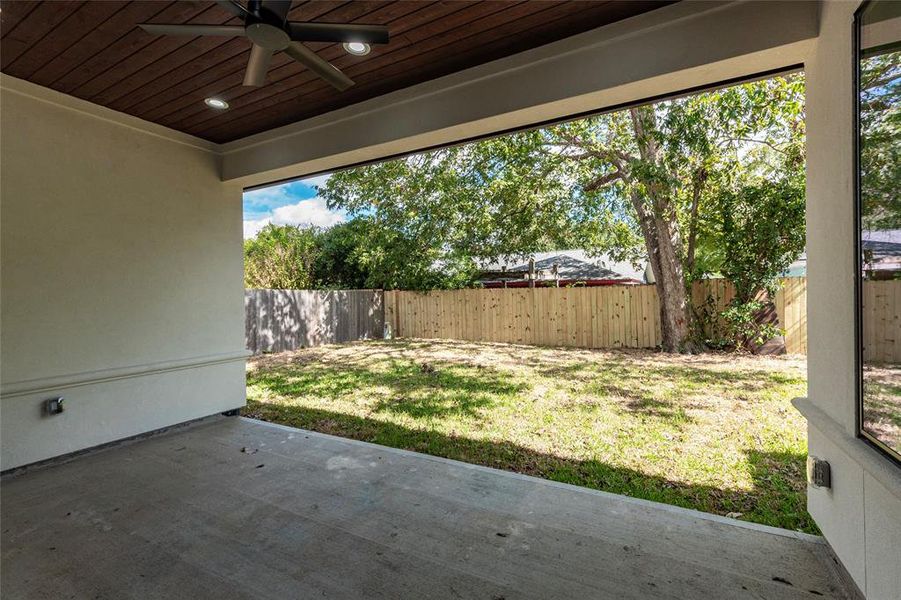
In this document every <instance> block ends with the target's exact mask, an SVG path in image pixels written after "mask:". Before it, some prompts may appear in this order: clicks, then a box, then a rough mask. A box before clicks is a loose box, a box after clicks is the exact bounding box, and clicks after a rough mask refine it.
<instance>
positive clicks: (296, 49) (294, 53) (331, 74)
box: [284, 42, 354, 92]
mask: <svg viewBox="0 0 901 600" xmlns="http://www.w3.org/2000/svg"><path fill="white" fill-rule="evenodd" d="M284 52H285V54H287V55H288V56H290V57H291V58H293V59H294V60H296V61H297V62H299V63H300V64H302V65H304V66H305V67H307V68H308V69H310V70H311V71H313V72H314V73H316V74H317V75H319V76H320V77H322V78H323V79H325V80H326V81H327V82H329V83H330V84H331V85H333V86H334V87H336V88H338V90H339V91H342V92H343V91H344V90H346V89H347V88H349V87H350V86H352V85H353V84H354V82H353V81H352V80H351V79H350V77H348V76H347V75H345V74H344V73H342V72H341V70H340V69H338V67H336V66H335V65H333V64H331V63H329V62H327V61H325V60H323V59H321V58H319V55H318V54H316V53H315V52H313V51H312V50H310V49H309V48H307V47H306V46H304V45H303V44H301V43H300V42H291V44H290V45H289V46H288V47H287V48H285V50H284Z"/></svg>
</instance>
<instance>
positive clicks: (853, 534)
mask: <svg viewBox="0 0 901 600" xmlns="http://www.w3.org/2000/svg"><path fill="white" fill-rule="evenodd" d="M858 4H859V2H856V1H855V2H841V1H830V2H825V3H824V4H823V6H822V7H821V15H820V17H821V19H820V35H819V38H818V40H817V44H816V46H815V48H814V51H813V53H812V55H811V57H810V58H809V59H808V61H807V62H806V65H805V70H806V72H807V256H808V262H807V277H808V282H807V286H808V287H807V297H808V301H807V331H808V336H809V351H808V357H807V359H808V363H807V369H808V379H809V383H808V393H809V402H808V403H807V406H806V407H805V405H803V404H802V409H805V410H803V412H805V414H806V415H807V416H808V421H809V436H808V437H809V440H808V446H809V451H810V454H812V455H815V456H818V457H821V458H824V459H826V460H828V461H829V463H830V464H831V467H832V478H833V487H832V489H831V490H826V489H815V488H809V489H808V507H809V510H810V513H811V515H812V516H813V517H814V519H815V520H816V522H817V524H818V525H819V526H820V528H821V529H822V531H823V534H824V535H825V536H826V539H827V540H828V541H829V543H830V544H831V545H832V547H833V549H834V550H835V552H836V554H837V555H838V557H839V558H840V559H841V561H842V563H843V564H844V565H845V567H846V568H847V570H848V572H849V573H850V574H851V576H852V577H853V578H854V580H855V581H856V582H857V584H858V586H859V587H860V589H861V591H863V592H864V593H865V594H866V597H867V598H868V599H870V600H880V599H891V600H897V599H898V598H901V469H898V468H897V467H896V466H895V465H893V464H890V463H889V461H888V459H886V458H885V457H883V456H881V455H879V454H878V453H877V452H876V451H875V450H873V449H871V448H870V447H869V446H867V445H866V444H865V443H864V442H863V441H861V440H859V439H856V437H855V436H856V424H855V418H856V417H855V385H856V384H855V381H856V371H855V365H854V352H855V341H854V315H855V312H854V311H855V307H854V277H855V263H854V261H855V251H854V172H853V134H854V130H853V122H852V110H853V98H854V90H853V84H852V64H853V62H852V27H853V13H854V11H855V10H856V8H857V6H858ZM810 407H812V408H813V410H811V409H810Z"/></svg>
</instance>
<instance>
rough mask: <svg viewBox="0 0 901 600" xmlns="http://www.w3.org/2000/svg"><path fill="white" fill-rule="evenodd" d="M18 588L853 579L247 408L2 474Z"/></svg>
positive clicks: (725, 592)
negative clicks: (241, 414)
mask: <svg viewBox="0 0 901 600" xmlns="http://www.w3.org/2000/svg"><path fill="white" fill-rule="evenodd" d="M0 510H2V514H0V517H2V565H0V566H2V582H0V584H2V585H0V592H2V596H3V598H142V599H143V598H217V599H222V598H405V599H412V598H478V599H483V600H499V599H504V600H513V599H519V598H535V599H543V600H548V599H553V598H561V599H563V598H566V599H573V598H611V599H613V598H616V599H631V598H636V599H637V598H651V599H656V598H692V599H693V598H754V599H760V598H767V599H793V598H807V599H810V598H824V597H825V598H847V597H849V596H847V595H846V594H845V592H844V588H843V585H842V582H841V580H840V579H839V577H838V575H837V571H836V570H835V569H834V567H833V566H832V558H831V554H830V552H829V550H828V548H827V547H826V545H825V544H824V543H823V542H822V541H821V540H820V538H817V537H813V536H809V535H804V534H798V533H793V532H789V531H784V530H779V529H773V528H769V527H763V526H757V525H749V524H745V523H740V522H737V521H734V520H730V519H725V518H721V517H716V516H711V515H706V514H703V513H699V512H695V511H691V510H685V509H680V508H675V507H670V506H666V505H661V504H656V503H652V502H647V501H643V500H634V499H630V498H625V497H622V496H616V495H611V494H605V493H602V492H596V491H593V490H587V489H583V488H577V487H573V486H569V485H565V484H558V483H553V482H548V481H543V480H540V479H535V478H531V477H526V476H521V475H517V474H513V473H508V472H503V471H496V470H493V469H488V468H484V467H479V466H472V465H467V464H463V463H459V462H454V461H449V460H445V459H440V458H434V457H430V456H425V455H421V454H416V453H412V452H406V451H402V450H394V449H390V448H384V447H381V446H375V445H372V444H365V443H361V442H355V441H349V440H344V439H341V438H336V437H332V436H327V435H323V434H318V433H312V432H307V431H303V430H298V429H291V428H287V427H281V426H278V425H271V424H267V423H262V422H259V421H253V420H249V419H244V418H225V417H223V418H215V419H211V420H208V421H204V422H201V423H198V424H194V425H192V426H186V427H182V428H176V429H173V430H171V431H169V432H167V433H164V434H160V435H156V436H153V437H149V438H146V439H143V440H138V441H133V442H129V443H125V444H122V445H119V446H114V447H111V448H107V449H104V450H100V451H97V452H93V453H90V454H87V455H83V456H80V457H76V458H74V459H73V460H71V461H69V462H65V463H62V464H57V465H53V466H47V467H41V468H37V469H34V470H31V471H25V472H23V473H20V474H13V475H10V476H7V477H6V478H4V480H3V482H2V507H0Z"/></svg>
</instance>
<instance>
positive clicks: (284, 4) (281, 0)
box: [262, 0, 291, 23]
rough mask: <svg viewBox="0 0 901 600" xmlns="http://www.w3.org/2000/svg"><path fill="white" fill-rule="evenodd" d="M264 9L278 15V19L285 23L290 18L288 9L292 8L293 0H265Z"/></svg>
mask: <svg viewBox="0 0 901 600" xmlns="http://www.w3.org/2000/svg"><path fill="white" fill-rule="evenodd" d="M262 10H265V11H267V12H269V14H271V15H273V16H275V17H278V20H279V21H281V22H282V23H284V22H285V19H287V18H288V11H289V10H291V0H263V8H262Z"/></svg>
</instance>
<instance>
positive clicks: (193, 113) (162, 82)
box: [0, 0, 669, 142]
mask: <svg viewBox="0 0 901 600" xmlns="http://www.w3.org/2000/svg"><path fill="white" fill-rule="evenodd" d="M668 3H669V2H659V1H646V0H628V1H625V0H612V1H598V0H592V1H583V0H527V1H515V0H487V1H486V0H481V1H466V0H445V1H438V2H433V1H426V0H403V1H397V0H379V1H363V0H355V1H350V2H348V1H334V0H314V1H305V2H294V5H293V7H292V9H291V12H290V13H289V15H288V18H289V20H293V21H318V22H335V23H365V24H383V25H387V26H388V28H389V31H390V34H391V42H390V43H389V44H387V45H384V46H373V48H372V52H371V53H370V54H369V55H367V56H353V55H350V54H347V53H346V52H344V50H343V48H342V47H341V45H340V44H327V43H310V44H308V46H309V47H310V48H311V49H313V50H315V51H316V52H317V53H318V54H319V55H320V56H321V57H322V58H324V59H326V60H328V61H330V62H332V63H333V64H335V65H336V66H337V67H339V68H340V69H341V70H343V71H344V72H345V73H346V74H347V75H349V76H350V77H351V78H352V79H353V80H354V82H355V85H354V86H353V87H352V88H350V89H349V90H347V91H345V92H338V91H337V90H335V89H334V88H332V87H331V86H329V85H328V84H327V83H325V82H324V81H323V80H322V79H319V78H318V77H316V76H315V75H313V74H312V73H311V72H310V71H308V70H306V69H305V68H304V67H303V66H302V65H300V64H298V63H296V62H294V61H293V60H291V59H290V58H289V57H288V56H287V55H285V54H283V53H277V54H276V55H275V56H274V57H273V59H272V64H271V65H270V68H269V74H268V76H267V78H266V85H264V86H263V87H260V88H252V87H244V86H242V85H241V82H242V78H243V74H244V68H245V66H246V64H247V58H248V54H249V52H250V43H249V42H248V40H246V39H244V38H222V37H198V38H191V37H176V36H153V35H150V34H148V33H146V32H145V31H143V30H142V29H140V28H138V27H137V24H138V23H142V22H151V23H192V24H240V21H239V20H238V19H237V18H235V17H234V16H232V14H231V13H229V12H228V11H226V10H225V9H223V8H222V7H221V6H219V5H217V4H215V3H213V2H207V1H204V2H201V1H186V0H180V1H168V0H167V1H161V0H140V1H111V0H106V1H91V0H53V1H28V0H4V1H3V2H2V12H0V70H2V72H3V73H6V74H8V75H12V76H14V77H19V78H22V79H26V80H28V81H31V82H34V83H37V84H40V85H43V86H47V87H50V88H53V89H55V90H59V91H61V92H64V93H66V94H71V95H73V96H76V97H79V98H83V99H85V100H89V101H91V102H94V103H96V104H100V105H103V106H107V107H109V108H112V109H115V110H118V111H122V112H125V113H128V114H131V115H135V116H137V117H141V118H142V119H146V120H148V121H152V122H154V123H159V124H162V125H165V126H167V127H171V128H173V129H177V130H179V131H184V132H187V133H190V134H193V135H196V136H199V137H201V138H205V139H208V140H211V141H214V142H227V141H231V140H235V139H239V138H242V137H244V136H247V135H251V134H254V133H258V132H261V131H266V130H268V129H272V128H274V127H279V126H281V125H285V124H288V123H292V122H294V121H298V120H301V119H304V118H308V117H311V116H315V115H319V114H322V113H326V112H328V111H330V110H334V109H336V108H340V107H342V106H347V105H349V104H353V103H356V102H360V101H363V100H366V99H369V98H373V97H375V96H379V95H381V94H385V93H388V92H391V91H394V90H398V89H401V88H405V87H408V86H411V85H414V84H417V83H420V82H423V81H427V80H430V79H434V78H436V77H440V76H442V75H447V74H449V73H453V72H455V71H459V70H462V69H466V68H468V67H472V66H475V65H478V64H481V63H485V62H488V61H491V60H494V59H497V58H501V57H504V56H508V55H511V54H514V53H516V52H521V51H523V50H527V49H529V48H534V47H536V46H540V45H542V44H547V43H549V42H552V41H555V40H558V39H562V38H564V37H567V36H571V35H574V34H576V33H580V32H583V31H587V30H589V29H593V28H595V27H600V26H602V25H606V24H608V23H612V22H614V21H618V20H621V19H624V18H627V17H631V16H634V15H637V14H640V13H643V12H647V11H649V10H653V9H655V8H658V7H660V6H663V5H664V4H668ZM210 96H216V97H220V98H224V99H225V100H227V101H228V102H229V104H230V105H231V106H230V108H229V110H227V111H215V110H212V109H210V108H208V107H207V106H206V105H205V104H204V103H203V99H204V98H207V97H210Z"/></svg>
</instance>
